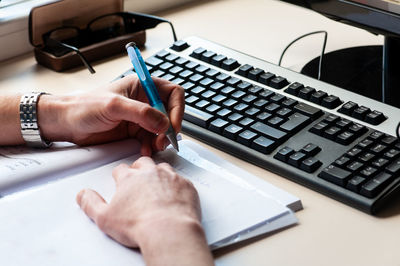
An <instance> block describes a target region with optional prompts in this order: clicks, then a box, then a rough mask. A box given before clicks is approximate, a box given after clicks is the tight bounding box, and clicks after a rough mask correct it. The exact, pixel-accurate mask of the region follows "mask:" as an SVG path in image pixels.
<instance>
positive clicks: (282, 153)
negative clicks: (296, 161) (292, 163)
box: [274, 146, 294, 162]
mask: <svg viewBox="0 0 400 266" xmlns="http://www.w3.org/2000/svg"><path fill="white" fill-rule="evenodd" d="M293 153H294V150H293V149H292V148H290V147H288V146H285V147H283V148H282V149H280V150H279V151H278V152H277V153H276V154H275V156H274V158H275V159H278V160H280V161H282V162H287V161H288V160H289V157H290V155H292V154H293Z"/></svg>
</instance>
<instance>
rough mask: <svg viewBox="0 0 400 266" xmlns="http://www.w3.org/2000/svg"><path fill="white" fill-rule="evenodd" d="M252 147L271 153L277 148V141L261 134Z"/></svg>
mask: <svg viewBox="0 0 400 266" xmlns="http://www.w3.org/2000/svg"><path fill="white" fill-rule="evenodd" d="M251 147H252V148H254V149H255V150H257V151H259V152H261V153H264V154H270V153H271V152H272V151H273V150H274V149H275V141H273V140H271V139H268V138H266V137H263V136H261V137H258V138H256V139H255V140H254V141H253V143H252V144H251Z"/></svg>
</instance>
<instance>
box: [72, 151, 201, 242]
mask: <svg viewBox="0 0 400 266" xmlns="http://www.w3.org/2000/svg"><path fill="white" fill-rule="evenodd" d="M113 177H114V179H115V182H116V192H115V195H114V197H113V198H112V200H111V202H110V203H109V204H107V203H106V202H105V201H104V199H103V198H102V197H101V196H100V195H99V194H98V193H97V192H95V191H93V190H88V189H86V190H82V191H81V192H80V193H79V194H78V196H77V202H78V204H79V206H80V207H81V208H82V210H83V211H84V212H85V213H86V214H87V215H88V216H89V217H90V218H91V219H92V220H93V221H94V222H95V223H96V224H97V225H98V226H99V228H100V229H101V230H102V231H103V232H104V233H106V234H107V235H109V236H111V237H112V238H114V239H115V240H117V241H118V242H120V243H122V244H123V245H125V246H129V247H138V246H139V247H140V246H141V244H142V241H144V239H146V238H148V237H149V236H151V235H152V233H153V232H154V230H155V228H160V229H161V230H163V231H164V230H166V229H167V228H169V227H170V226H183V225H185V224H186V223H188V224H194V225H197V226H199V227H201V225H200V204H199V197H198V194H197V191H196V190H195V188H194V187H193V185H192V183H191V182H190V181H188V180H186V179H184V178H182V177H181V176H179V175H178V174H176V173H175V172H174V170H173V168H172V167H171V166H170V165H169V164H167V163H161V164H158V165H156V164H155V163H154V162H153V160H152V159H151V158H150V157H141V158H140V159H138V160H137V161H136V162H134V163H133V164H132V165H131V166H128V165H126V164H121V165H119V166H118V167H116V168H115V169H114V171H113Z"/></svg>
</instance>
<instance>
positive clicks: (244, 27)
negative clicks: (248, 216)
mask: <svg viewBox="0 0 400 266" xmlns="http://www.w3.org/2000/svg"><path fill="white" fill-rule="evenodd" d="M201 2H202V3H199V4H195V5H188V6H184V7H181V8H180V9H175V10H171V11H169V12H166V13H164V14H161V15H162V16H165V17H166V18H169V19H170V20H172V22H173V23H174V25H175V27H176V31H177V34H178V37H184V36H189V35H198V36H200V37H203V38H206V39H209V40H212V41H215V42H217V43H220V44H223V45H225V46H228V47H231V48H234V49H236V50H239V51H242V52H244V53H247V54H250V55H254V56H256V57H260V58H262V59H265V60H267V61H270V62H273V63H277V61H278V59H279V55H280V53H281V52H282V50H283V48H284V47H285V46H286V45H287V44H288V43H289V42H290V41H292V40H293V39H294V38H296V37H298V36H299V35H301V34H304V33H307V32H311V31H314V30H322V29H324V30H327V31H328V32H329V37H328V44H327V51H331V50H335V49H339V48H344V47H350V46H358V45H366V44H381V43H382V40H383V39H382V38H381V37H377V36H374V35H372V34H369V33H367V32H366V31H363V30H359V29H356V28H353V27H350V26H347V25H344V24H340V23H336V22H334V21H331V20H329V19H327V18H325V17H323V16H321V15H319V14H316V13H313V12H311V11H308V10H305V9H302V8H299V7H296V6H292V5H289V4H285V3H282V2H279V1H273V0H251V1H241V0H222V1H201ZM171 41H172V36H171V34H170V29H169V27H168V25H160V26H159V27H158V28H157V29H155V30H151V31H148V42H147V46H146V50H145V51H144V55H145V56H149V55H150V54H152V53H154V52H156V51H158V50H160V49H162V48H164V47H165V46H167V45H168V44H169V43H170V42H171ZM321 45H322V36H313V37H309V38H308V39H305V40H302V41H300V42H299V43H298V44H296V45H295V46H294V47H292V48H291V49H290V50H289V51H288V53H287V55H286V57H285V59H284V62H283V65H284V66H291V67H294V68H296V69H298V67H299V65H302V64H304V63H305V62H308V61H309V60H310V59H312V58H314V57H316V56H318V55H319V52H320V49H321ZM93 66H94V68H95V69H96V71H97V73H96V74H94V75H90V74H89V72H88V71H87V70H86V69H84V68H79V69H77V70H73V71H69V72H67V73H55V72H52V71H50V70H48V69H45V68H43V67H41V66H38V65H37V64H36V62H35V60H34V58H33V57H32V55H31V54H29V55H26V56H22V57H19V58H15V59H13V60H9V61H6V62H3V63H0V94H2V93H6V92H22V91H31V90H32V89H37V88H40V89H41V90H45V91H49V92H51V93H64V92H72V91H74V90H86V89H93V88H96V87H98V86H101V85H103V84H105V83H107V82H109V81H110V80H112V79H114V78H115V77H117V76H118V75H119V74H121V73H123V72H124V71H125V70H127V69H128V68H130V62H129V60H127V58H126V56H125V55H121V56H116V57H114V58H111V59H107V60H103V61H101V62H96V63H94V64H93ZM210 149H212V150H214V151H215V152H217V153H218V154H219V155H221V156H223V157H224V158H226V159H227V160H230V161H232V162H234V163H235V164H237V165H239V166H241V167H243V168H245V169H247V170H248V171H250V172H252V173H253V174H255V175H257V176H259V177H261V178H264V179H266V180H267V181H268V182H270V183H272V184H274V185H277V186H278V187H281V188H283V189H285V190H287V191H288V192H290V193H292V194H294V195H296V196H298V197H300V198H301V199H302V202H303V205H304V210H302V211H300V212H298V213H297V217H298V218H299V221H300V222H299V225H297V226H294V227H292V228H289V229H287V230H283V231H281V232H279V233H276V234H273V235H271V236H268V237H266V238H262V239H260V240H258V241H254V242H252V243H247V244H246V245H238V246H234V247H230V248H227V249H224V250H220V251H217V252H216V253H215V257H216V258H217V260H218V261H221V262H225V263H229V265H307V266H308V265H399V263H400V253H399V252H398V238H399V237H400V215H399V213H400V197H399V200H398V202H399V204H398V206H393V207H391V208H389V209H387V210H386V211H385V212H383V213H382V214H381V216H380V217H372V216H369V215H367V214H364V213H362V212H360V211H357V210H355V209H353V208H351V207H348V206H346V205H343V204H341V203H339V202H337V201H335V200H333V199H330V198H328V197H326V196H323V195H321V194H319V193H317V192H314V191H312V190H310V189H307V188H305V187H303V186H301V185H298V184H296V183H293V182H291V181H288V180H287V179H285V178H282V177H280V176H277V175H275V174H272V173H269V172H268V171H266V170H264V169H261V168H259V167H256V166H253V165H251V164H248V163H246V162H244V161H242V160H239V159H237V158H234V157H232V156H230V155H227V154H225V153H223V152H220V151H217V150H215V149H213V148H210Z"/></svg>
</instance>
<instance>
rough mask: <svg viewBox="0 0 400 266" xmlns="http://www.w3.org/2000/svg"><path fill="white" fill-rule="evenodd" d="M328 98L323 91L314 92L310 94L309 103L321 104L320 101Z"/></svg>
mask: <svg viewBox="0 0 400 266" xmlns="http://www.w3.org/2000/svg"><path fill="white" fill-rule="evenodd" d="M326 96H328V94H327V93H326V92H324V91H321V90H319V91H316V92H314V93H313V94H311V97H310V102H313V103H316V104H321V102H322V99H323V98H325V97H326Z"/></svg>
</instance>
